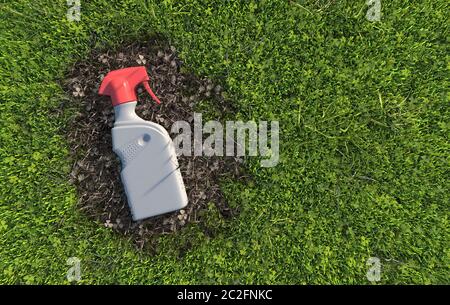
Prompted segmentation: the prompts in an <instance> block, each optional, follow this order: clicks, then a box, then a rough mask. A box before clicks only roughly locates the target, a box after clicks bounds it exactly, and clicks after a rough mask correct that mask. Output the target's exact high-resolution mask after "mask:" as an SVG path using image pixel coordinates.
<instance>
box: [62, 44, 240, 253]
mask: <svg viewBox="0 0 450 305" xmlns="http://www.w3.org/2000/svg"><path fill="white" fill-rule="evenodd" d="M138 65H143V66H145V67H146V68H147V71H148V74H149V76H150V79H151V80H150V86H151V88H152V89H153V91H154V92H155V94H156V95H157V96H158V97H159V99H160V100H161V104H160V105H157V104H156V103H155V102H154V101H153V100H152V99H151V98H150V96H148V94H147V93H146V92H145V90H143V88H139V89H138V96H139V97H138V99H139V103H138V106H137V107H136V113H137V114H138V115H139V116H140V117H142V118H143V119H145V120H149V121H153V122H156V123H159V124H161V125H162V126H164V127H165V128H166V129H167V130H168V131H170V128H171V126H172V124H173V123H174V122H175V121H179V120H184V121H187V122H189V123H190V124H191V125H192V124H193V113H194V111H195V109H196V107H197V105H198V103H199V102H201V101H205V100H207V101H209V103H210V105H211V106H210V107H213V108H214V110H215V113H217V114H218V115H219V117H216V118H214V119H215V120H219V121H220V120H221V119H223V118H224V116H225V115H226V114H230V113H231V114H232V113H233V109H232V105H231V103H229V102H227V101H226V99H225V98H224V94H223V92H222V87H221V86H220V85H218V84H215V83H214V82H213V81H211V80H208V79H202V78H199V77H196V76H195V75H193V74H190V73H186V72H182V71H181V70H182V69H181V67H182V65H183V62H182V61H181V60H180V59H179V58H178V56H177V53H176V50H175V48H174V47H171V46H169V45H168V44H167V43H165V42H162V41H161V40H158V39H150V40H149V41H148V42H146V43H133V44H128V45H124V46H122V47H119V48H117V49H115V50H108V51H106V52H105V51H97V50H94V51H92V53H91V54H90V56H89V57H88V58H87V59H85V60H83V61H80V62H77V63H76V64H75V65H74V66H73V67H72V68H71V69H70V71H69V72H68V76H67V78H66V80H65V82H64V84H63V86H64V88H65V91H66V93H67V95H69V96H70V99H69V102H68V104H67V105H65V108H66V109H72V111H75V115H73V116H72V118H71V119H70V123H69V126H68V128H67V130H66V134H65V136H66V138H67V141H68V143H69V147H70V155H71V158H72V161H73V167H72V170H71V173H70V182H71V183H73V184H74V185H75V186H76V189H77V192H78V197H79V202H78V206H79V208H80V209H81V210H82V211H83V213H84V214H85V215H87V216H88V217H89V218H91V219H93V220H95V221H97V222H98V223H99V224H100V225H102V226H105V227H108V228H111V229H112V230H114V231H116V232H118V233H119V234H122V235H126V236H127V237H128V238H130V239H131V240H132V241H133V242H134V243H135V244H136V246H137V247H138V248H141V249H142V248H143V247H144V245H145V244H146V243H149V242H155V238H154V237H155V236H157V235H158V234H162V233H163V234H164V233H173V232H176V231H178V230H180V229H181V228H182V227H184V226H186V225H187V224H189V223H197V222H201V221H202V220H201V216H200V215H201V213H200V211H201V210H202V209H205V208H206V206H207V204H208V203H214V204H215V205H216V206H217V208H218V210H219V211H220V214H221V215H222V217H224V218H230V217H234V216H236V215H237V213H238V211H237V210H236V209H231V208H230V207H229V206H228V205H227V202H226V199H225V198H224V195H223V194H222V192H221V189H220V186H219V182H220V180H221V178H223V177H232V178H233V179H245V177H246V176H245V174H244V172H243V170H242V164H241V163H242V162H243V160H241V159H238V158H235V157H203V156H202V157H194V156H192V157H186V156H180V157H179V158H178V160H179V165H180V170H181V174H182V176H183V180H184V184H185V186H186V191H187V194H188V199H189V203H188V205H187V207H186V208H185V209H183V210H180V211H177V212H173V213H168V214H165V215H161V216H156V217H152V218H149V219H146V220H143V221H138V222H134V221H132V219H131V214H130V211H129V208H128V205H127V201H126V196H125V193H124V190H123V187H122V183H121V181H120V161H119V159H118V158H117V157H116V155H115V154H114V153H113V151H112V145H111V128H112V126H113V123H114V112H113V107H112V105H111V101H110V99H109V98H108V97H103V96H99V95H98V88H99V85H100V82H101V80H102V79H103V77H104V76H105V75H106V74H107V73H108V72H109V71H111V70H115V69H120V68H125V67H131V66H138ZM191 127H192V126H191ZM192 128H193V127H192ZM171 136H172V137H174V136H175V135H171Z"/></svg>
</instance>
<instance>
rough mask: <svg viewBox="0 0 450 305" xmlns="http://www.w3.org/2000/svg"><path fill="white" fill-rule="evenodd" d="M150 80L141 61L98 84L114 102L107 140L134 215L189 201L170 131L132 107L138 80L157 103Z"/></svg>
mask: <svg viewBox="0 0 450 305" xmlns="http://www.w3.org/2000/svg"><path fill="white" fill-rule="evenodd" d="M149 80H150V79H149V77H148V75H147V70H146V69H145V67H143V66H141V67H130V68H125V69H120V70H114V71H111V72H109V73H108V74H107V75H106V76H105V78H104V79H103V81H102V84H101V86H100V89H99V94H100V95H107V96H110V97H111V99H112V105H113V106H114V114H115V121H114V126H113V128H112V146H113V151H114V152H115V153H116V154H117V156H118V157H119V159H120V161H121V165H122V170H121V173H120V176H121V179H122V183H123V186H124V189H125V193H126V196H127V200H128V205H129V206H130V209H131V214H132V215H133V220H135V221H136V220H140V219H144V218H147V217H151V216H155V215H159V214H164V213H167V212H171V211H175V210H178V209H182V208H183V207H185V206H186V205H187V202H188V199H187V195H186V190H185V187H184V183H183V179H182V177H181V173H180V169H179V166H178V160H177V157H176V152H175V147H174V144H173V142H172V139H171V138H170V137H169V133H168V132H167V130H166V129H165V128H164V127H162V126H161V125H159V124H156V123H153V122H150V121H145V120H143V119H142V118H140V117H139V116H138V115H137V114H136V113H135V107H136V104H137V97H136V92H135V90H136V87H137V86H138V85H139V84H143V85H144V88H145V89H146V90H147V92H148V93H149V94H150V96H151V97H152V98H153V100H155V101H156V102H157V103H158V104H159V103H160V101H159V99H158V98H157V97H156V96H155V94H154V93H153V91H152V90H151V88H150V86H149V84H148V81H149Z"/></svg>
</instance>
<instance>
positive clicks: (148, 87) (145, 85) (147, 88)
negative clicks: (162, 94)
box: [142, 81, 161, 104]
mask: <svg viewBox="0 0 450 305" xmlns="http://www.w3.org/2000/svg"><path fill="white" fill-rule="evenodd" d="M142 83H143V84H144V88H145V90H147V92H148V94H150V96H151V97H152V99H153V100H154V101H155V102H156V103H158V104H161V101H160V100H159V98H158V97H157V96H156V95H155V94H154V93H153V91H152V88H150V86H149V84H148V81H144V82H142Z"/></svg>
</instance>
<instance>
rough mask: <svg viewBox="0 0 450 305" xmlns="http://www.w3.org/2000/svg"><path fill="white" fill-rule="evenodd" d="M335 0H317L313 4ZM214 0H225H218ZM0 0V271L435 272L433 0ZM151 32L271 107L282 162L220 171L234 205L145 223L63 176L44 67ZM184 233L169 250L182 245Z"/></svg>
mask: <svg viewBox="0 0 450 305" xmlns="http://www.w3.org/2000/svg"><path fill="white" fill-rule="evenodd" d="M331 2H333V3H332V4H331V5H329V6H328V4H329V3H331ZM225 3H226V4H225ZM81 4H82V8H81V21H80V22H72V23H71V22H68V21H67V19H66V15H65V14H66V10H67V6H66V1H50V0H36V1H32V2H30V1H24V0H22V1H15V2H14V3H10V2H7V1H0V32H1V35H0V204H1V205H0V283H68V282H67V280H66V272H67V270H68V268H69V266H67V265H66V260H67V258H69V257H71V256H76V257H78V258H80V259H81V267H82V281H81V283H145V284H153V283H292V284H297V283H362V284H369V283H370V282H368V280H367V279H366V272H367V270H368V266H366V261H367V259H368V258H369V257H372V256H375V257H379V258H380V259H381V263H382V273H381V282H380V283H449V280H450V279H449V274H450V272H449V271H450V270H449V269H450V268H449V263H450V251H449V244H450V243H449V241H450V240H449V224H448V215H449V213H448V212H449V202H450V200H449V195H448V194H449V188H448V177H449V170H448V169H449V158H448V157H449V152H450V147H449V141H448V140H449V139H448V135H449V115H450V114H449V100H448V98H449V82H448V79H449V69H450V57H449V55H448V54H449V41H448V37H450V35H449V27H448V18H447V17H448V13H449V6H448V1H445V0H438V1H422V3H420V5H419V4H418V3H417V2H416V1H399V0H396V1H382V19H381V22H377V23H372V22H369V21H368V20H366V18H365V14H366V11H367V6H366V4H365V1H363V0H361V1H359V0H358V1H336V2H334V1H324V0H322V1H315V0H314V1H313V0H310V1H306V0H305V1H301V0H296V1H290V2H288V1H278V2H275V1H239V2H238V1H236V2H234V1H231V2H228V1H227V2H224V1H211V2H209V1H187V0H186V1H176V2H175V1H170V0H165V1H155V0H147V1H144V0H137V1H130V0H126V1H123V0H121V1H110V0H108V1H106V0H95V1H83V0H81ZM154 33H160V34H162V35H164V36H165V37H167V38H168V39H169V41H170V43H171V44H172V45H174V46H176V47H177V49H178V50H179V52H180V55H181V57H182V59H183V60H184V62H185V63H186V66H187V67H189V69H190V70H191V71H193V72H195V73H196V74H198V75H202V76H207V77H210V78H215V79H222V80H223V83H222V85H223V86H224V87H225V89H226V91H227V93H228V95H229V97H230V99H231V100H232V101H233V102H234V103H235V104H236V106H237V109H238V114H237V115H236V117H237V118H240V119H243V120H250V119H254V120H278V121H280V129H281V130H280V142H281V143H280V150H281V157H280V163H279V164H278V165H277V166H276V167H274V168H269V169H264V168H261V167H260V166H259V161H258V159H251V160H250V163H249V164H248V170H249V172H250V173H251V175H252V176H253V177H254V179H253V182H252V183H251V184H248V185H244V184H241V183H238V182H234V181H226V182H224V185H223V189H224V191H225V192H226V194H227V197H228V198H229V200H230V202H231V204H232V205H234V206H239V207H240V208H241V211H242V212H241V214H240V215H239V217H237V218H236V219H233V220H231V221H221V219H220V217H218V215H217V211H216V210H215V209H214V208H213V206H212V207H211V209H210V210H208V211H206V212H205V214H206V215H205V225H206V226H209V227H210V228H212V229H213V230H214V231H215V233H216V235H215V237H214V238H210V237H207V236H206V235H204V233H203V230H202V228H201V227H199V226H196V225H191V226H189V227H188V228H186V229H185V230H183V231H182V232H180V233H178V234H176V235H170V236H163V237H161V238H160V243H159V246H158V247H159V249H158V250H159V251H158V253H159V254H158V255H156V256H149V255H148V254H146V253H140V252H138V251H136V250H135V248H134V247H133V245H132V244H131V242H130V241H128V240H127V239H126V238H123V237H122V236H119V235H117V234H114V233H112V232H111V231H110V230H109V229H107V228H104V227H102V226H101V225H100V224H97V223H93V222H92V221H90V220H88V219H86V218H85V216H83V214H82V213H81V212H79V211H78V210H77V208H76V202H77V197H76V192H75V190H74V188H73V187H72V186H70V185H69V184H68V181H67V174H68V173H69V171H70V160H68V148H67V144H66V143H65V141H64V137H62V136H61V131H62V130H64V128H65V127H66V126H67V125H66V123H67V119H68V118H67V117H66V116H64V117H61V116H56V115H54V113H55V110H54V109H55V108H57V107H58V106H59V105H60V104H61V103H62V102H63V101H64V100H65V99H67V97H65V96H64V94H63V92H62V89H61V86H60V85H59V84H60V81H61V80H62V79H63V78H64V75H65V73H66V71H67V69H68V68H69V67H70V66H71V65H72V64H73V63H74V62H75V61H76V60H78V59H82V58H85V57H86V56H87V54H88V52H89V50H90V49H92V48H107V47H114V46H117V45H118V44H120V43H122V42H124V41H125V42H130V41H134V40H140V39H146V38H148V37H150V36H151V35H153V34H154ZM187 243H190V244H192V245H193V247H192V248H191V250H188V251H187V252H186V253H184V255H182V256H180V253H179V252H180V250H179V249H180V246H181V248H182V247H183V245H185V244H187Z"/></svg>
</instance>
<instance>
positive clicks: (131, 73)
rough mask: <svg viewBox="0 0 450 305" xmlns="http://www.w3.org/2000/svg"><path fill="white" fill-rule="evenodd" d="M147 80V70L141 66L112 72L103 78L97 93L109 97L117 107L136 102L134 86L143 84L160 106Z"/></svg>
mask: <svg viewBox="0 0 450 305" xmlns="http://www.w3.org/2000/svg"><path fill="white" fill-rule="evenodd" d="M149 80H150V78H149V77H148V74H147V70H146V69H145V67H143V66H140V67H130V68H124V69H119V70H114V71H111V72H109V73H108V74H107V75H106V76H105V78H104V79H103V81H102V84H101V85H100V89H99V90H98V93H99V94H100V95H108V96H110V97H111V99H112V104H113V106H117V105H120V104H123V103H127V102H132V101H136V100H137V97H136V92H135V90H136V86H137V85H139V84H141V83H143V84H144V88H145V90H147V92H148V93H149V94H150V96H151V97H152V99H153V100H154V101H155V102H157V103H158V104H160V103H161V102H160V101H159V99H158V98H157V97H156V95H155V94H154V93H153V91H152V89H151V88H150V86H149V85H148V81H149Z"/></svg>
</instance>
